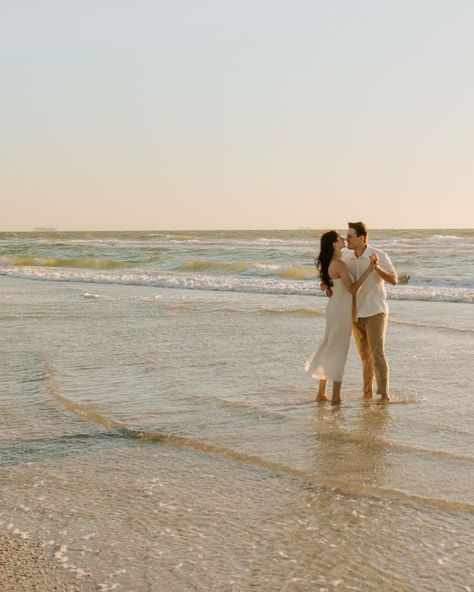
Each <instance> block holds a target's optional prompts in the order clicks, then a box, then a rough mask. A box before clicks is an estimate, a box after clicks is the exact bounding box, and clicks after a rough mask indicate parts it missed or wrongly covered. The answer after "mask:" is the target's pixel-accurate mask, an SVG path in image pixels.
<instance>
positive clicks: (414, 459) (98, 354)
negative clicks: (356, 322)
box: [0, 277, 474, 592]
mask: <svg viewBox="0 0 474 592" xmlns="http://www.w3.org/2000/svg"><path fill="white" fill-rule="evenodd" d="M0 282H1V283H0V285H1V295H2V303H3V306H2V312H1V314H0V327H1V334H2V340H1V354H2V359H3V360H4V363H3V364H2V367H1V371H0V384H1V389H2V397H1V402H0V404H1V413H0V418H1V419H0V421H1V430H0V451H1V455H0V484H1V491H2V509H1V510H0V512H1V514H0V522H1V525H0V527H1V528H3V529H8V527H10V528H9V530H10V531H14V530H18V531H19V532H23V533H28V535H29V536H30V538H31V539H32V540H36V541H38V542H40V543H42V544H44V545H45V547H46V548H47V549H50V552H51V555H52V556H55V554H56V559H57V560H58V561H60V562H61V563H62V564H63V565H65V566H66V567H67V568H69V569H70V570H76V573H81V574H82V573H83V574H86V573H89V574H90V578H91V579H92V580H93V581H94V582H95V583H96V584H97V586H99V585H102V588H101V589H102V590H107V589H117V590H124V591H128V592H130V591H132V590H133V591H135V590H136V591H137V592H141V591H142V590H143V591H145V590H216V591H217V590H281V589H286V590H308V591H309V590H324V589H328V590H331V589H336V588H337V590H338V591H340V590H364V591H365V590H382V589H383V590H394V591H395V590H404V591H412V590H413V591H419V590H426V591H428V590H430V591H432V590H438V589H439V590H440V589H442V590H460V591H461V590H462V591H466V590H468V589H469V588H468V586H469V585H470V582H472V581H473V574H472V571H470V569H471V568H470V567H469V566H470V556H471V549H472V542H473V541H472V526H473V520H472V516H473V510H474V497H473V493H472V492H473V483H472V467H473V462H474V459H473V455H472V450H473V449H474V447H473V438H472V435H471V432H472V430H471V421H470V417H472V397H471V393H472V382H473V370H472V344H473V334H474V326H473V323H472V313H471V305H470V304H465V303H448V302H420V301H419V302H412V301H409V302H406V301H392V302H391V303H390V305H391V311H392V314H391V320H390V328H389V336H388V355H389V359H390V362H391V367H392V393H393V403H392V404H390V405H379V404H377V403H378V401H377V400H376V399H374V401H373V402H371V403H364V402H363V401H362V399H361V395H360V367H359V362H358V359H357V355H356V353H355V351H354V349H353V348H352V349H351V351H350V355H349V360H348V365H347V369H346V378H345V381H344V384H343V399H344V401H343V404H342V406H341V407H331V406H330V405H320V406H318V405H316V404H315V403H314V392H315V391H314V389H315V385H314V381H312V380H311V379H310V378H309V377H308V376H307V375H305V373H304V371H303V367H302V364H303V362H304V359H305V356H306V355H307V353H309V352H310V351H311V350H312V349H313V347H314V345H315V343H317V342H318V340H319V339H320V338H321V335H322V332H323V329H324V314H323V312H324V304H325V302H324V300H323V299H321V298H314V297H311V296H304V295H287V294H285V295H278V294H246V293H235V292H218V291H205V290H199V291H198V290H173V289H165V288H155V287H147V286H127V285H122V286H121V285H105V284H103V285H98V286H94V289H91V286H90V284H81V283H64V282H38V281H30V280H25V279H16V278H8V277H3V278H1V279H0ZM84 577H86V576H85V575H84ZM114 586H116V587H115V588H113V587H114Z"/></svg>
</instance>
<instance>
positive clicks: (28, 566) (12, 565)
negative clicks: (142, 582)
mask: <svg viewBox="0 0 474 592" xmlns="http://www.w3.org/2000/svg"><path fill="white" fill-rule="evenodd" d="M0 590H2V592H91V591H92V590H97V587H96V586H93V585H88V583H87V577H86V578H79V577H78V576H77V575H74V574H73V573H71V572H70V571H67V570H66V569H65V568H64V567H63V566H62V565H61V563H60V562H58V561H56V560H54V559H53V558H52V557H51V556H50V555H49V554H48V553H47V552H46V550H45V548H44V547H43V546H42V545H41V544H39V543H32V542H30V541H28V540H25V539H24V538H22V537H21V536H20V535H5V534H0Z"/></svg>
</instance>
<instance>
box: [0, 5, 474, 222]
mask: <svg viewBox="0 0 474 592" xmlns="http://www.w3.org/2000/svg"><path fill="white" fill-rule="evenodd" d="M473 23H474V2H473V1H472V0H443V1H441V0H285V1H283V0H134V1H131V0H80V1H76V0H68V1H64V0H0V77H1V78H0V79H1V91H0V118H1V126H0V129H1V133H0V146H1V158H0V195H1V197H0V199H1V209H0V212H1V217H0V220H1V222H0V230H31V229H33V228H35V227H38V226H54V227H57V228H58V229H61V230H83V229H84V230H85V229H90V230H119V229H130V230H138V229H144V230H145V229H213V228H223V229H227V228H299V227H313V228H330V227H336V228H341V227H344V226H345V224H346V221H347V220H349V219H363V220H365V221H366V222H367V223H368V224H369V226H370V227H372V228H415V227H421V228H430V227H431V228H434V227H441V228H456V227H464V228H466V227H469V228H471V227H474V199H473V197H474V196H473V193H474V191H473V188H474V162H473V157H474V107H473V106H474V75H473V72H474V69H473V64H474V36H473V34H472V27H473Z"/></svg>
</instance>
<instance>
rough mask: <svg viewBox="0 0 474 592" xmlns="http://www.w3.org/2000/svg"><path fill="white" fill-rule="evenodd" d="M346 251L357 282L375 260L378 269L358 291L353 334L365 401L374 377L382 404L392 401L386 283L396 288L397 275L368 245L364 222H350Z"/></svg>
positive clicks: (381, 252)
mask: <svg viewBox="0 0 474 592" xmlns="http://www.w3.org/2000/svg"><path fill="white" fill-rule="evenodd" d="M348 226H349V229H348V231H347V237H346V239H347V248H348V249H349V252H348V253H346V254H345V255H343V261H344V262H345V263H346V265H347V267H348V268H349V272H350V273H351V275H352V277H353V278H354V281H357V279H358V278H359V277H360V276H361V275H362V274H363V273H364V271H365V270H366V269H367V267H368V266H369V263H370V260H371V259H372V260H373V261H374V264H375V269H374V271H372V273H371V274H370V275H369V277H368V278H367V279H366V280H365V282H364V283H363V284H362V286H361V288H360V290H359V291H358V292H357V296H356V297H355V298H356V318H355V319H354V320H353V323H352V333H353V335H354V339H355V342H356V345H357V349H358V350H359V355H360V359H361V361H362V372H363V378H364V398H371V397H372V383H373V379H374V376H375V380H376V383H377V394H379V395H382V401H390V396H389V392H388V385H389V367H388V362H387V358H386V357H385V334H386V330H387V321H388V305H387V293H386V291H385V282H388V283H389V284H392V285H394V286H395V285H396V284H397V282H398V276H397V272H396V271H395V268H394V267H393V265H392V262H391V261H390V258H389V257H388V255H386V254H385V253H384V252H383V251H381V250H380V249H374V248H373V247H371V246H370V245H369V244H368V243H367V238H368V232H367V226H366V225H365V224H364V223H363V222H349V223H348Z"/></svg>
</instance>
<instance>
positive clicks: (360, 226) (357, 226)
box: [347, 222, 369, 240]
mask: <svg viewBox="0 0 474 592" xmlns="http://www.w3.org/2000/svg"><path fill="white" fill-rule="evenodd" d="M347 226H349V228H353V229H354V230H355V233H356V236H363V237H364V238H365V240H367V237H368V236H369V231H368V230H367V226H366V225H365V224H364V223H363V222H348V223H347Z"/></svg>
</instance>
